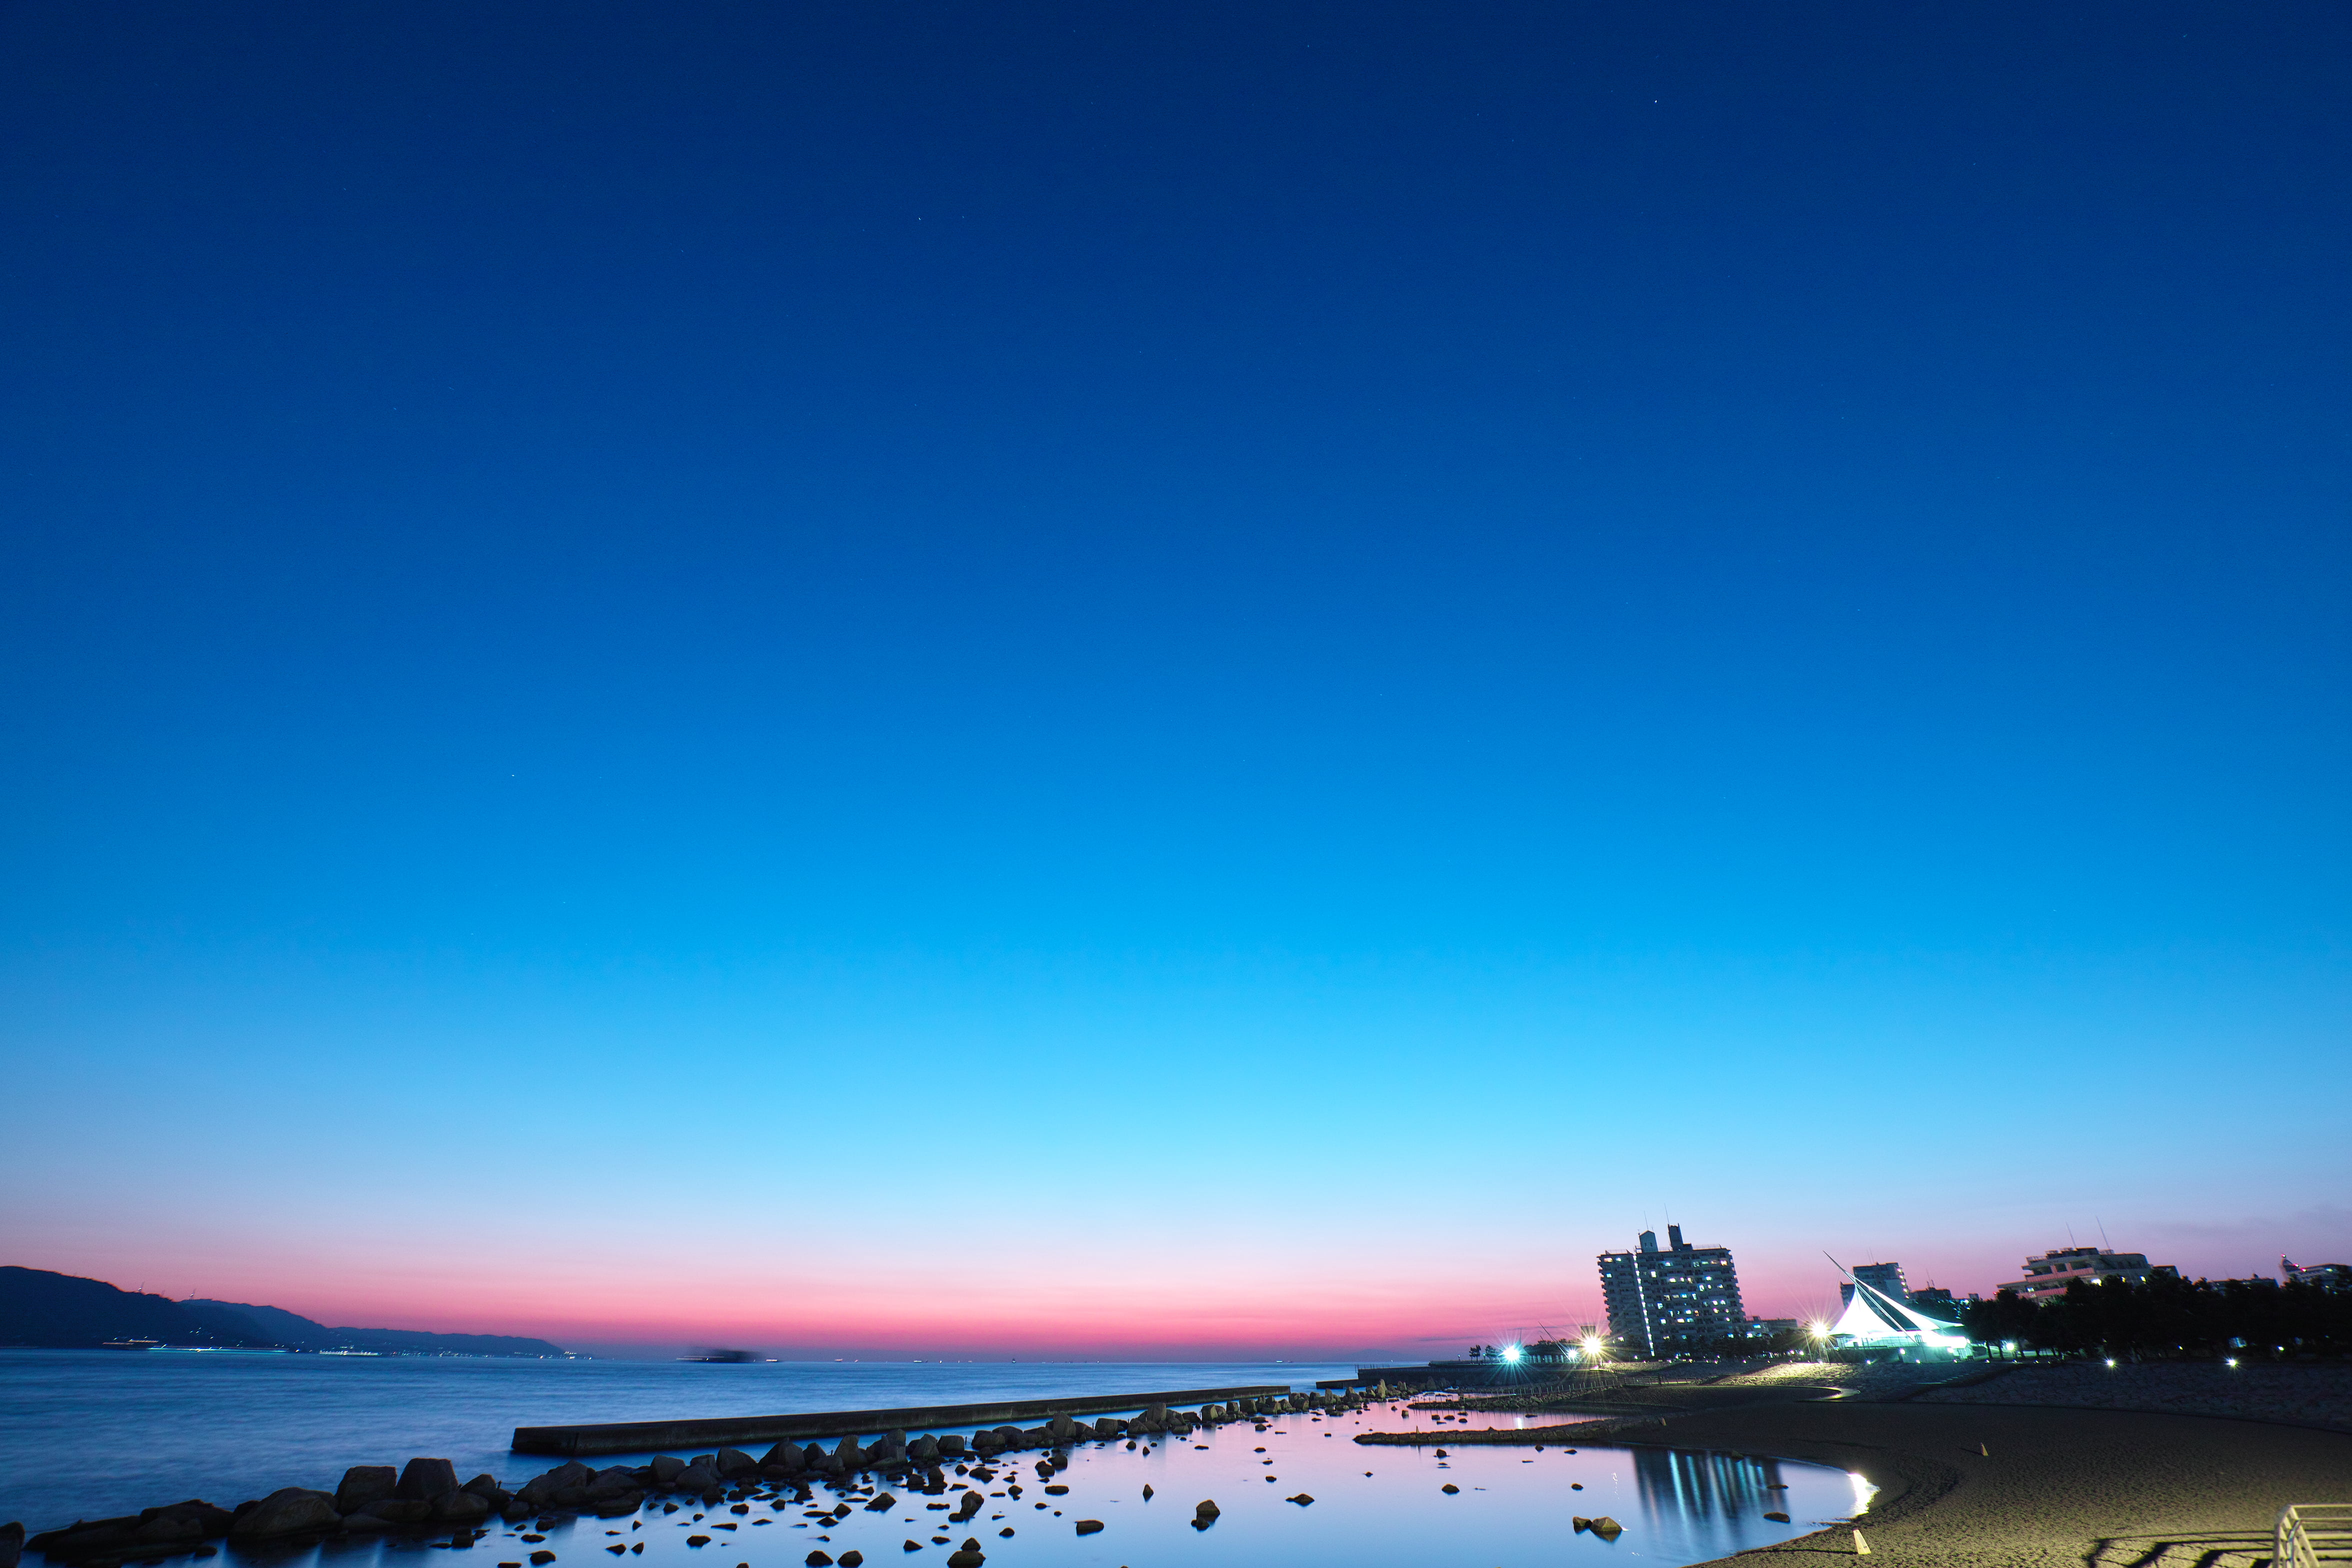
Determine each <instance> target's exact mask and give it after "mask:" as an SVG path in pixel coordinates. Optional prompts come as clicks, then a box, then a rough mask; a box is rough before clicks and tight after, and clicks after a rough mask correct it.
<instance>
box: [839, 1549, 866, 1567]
mask: <svg viewBox="0 0 2352 1568" xmlns="http://www.w3.org/2000/svg"><path fill="white" fill-rule="evenodd" d="M865 1561H866V1553H864V1552H859V1551H856V1549H854V1548H853V1549H852V1550H850V1551H847V1552H843V1553H842V1554H841V1568H857V1565H858V1564H859V1563H863V1562H865Z"/></svg>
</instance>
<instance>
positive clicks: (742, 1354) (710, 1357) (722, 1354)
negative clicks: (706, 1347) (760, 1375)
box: [677, 1351, 772, 1366]
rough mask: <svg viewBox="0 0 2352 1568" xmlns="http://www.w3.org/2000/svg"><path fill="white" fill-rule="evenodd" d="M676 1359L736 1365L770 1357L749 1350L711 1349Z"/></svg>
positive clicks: (712, 1364)
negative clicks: (702, 1353) (703, 1352)
mask: <svg viewBox="0 0 2352 1568" xmlns="http://www.w3.org/2000/svg"><path fill="white" fill-rule="evenodd" d="M677 1359H678V1360H680V1361H690V1362H699V1363H702V1364H703V1365H706V1366H738V1365H740V1364H742V1363H745V1362H753V1361H767V1360H770V1359H772V1358H770V1357H767V1356H763V1355H759V1354H756V1353H754V1352H751V1351H712V1352H709V1353H708V1354H707V1355H682V1356H680V1357H678V1358H677Z"/></svg>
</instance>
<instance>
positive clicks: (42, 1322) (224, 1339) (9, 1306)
mask: <svg viewBox="0 0 2352 1568" xmlns="http://www.w3.org/2000/svg"><path fill="white" fill-rule="evenodd" d="M110 1340H154V1341H158V1342H162V1343H164V1344H173V1345H202V1346H206V1347H209V1348H213V1349H227V1350H240V1349H262V1348H267V1347H269V1346H279V1347H283V1348H284V1349H287V1350H299V1351H326V1350H357V1351H373V1352H376V1353H378V1354H380V1355H509V1356H560V1355H562V1353H563V1350H562V1346H560V1345H553V1344H550V1343H549V1342H547V1341H545V1340H533V1339H524V1338H521V1337H520V1336H518V1335H514V1334H433V1333H424V1332H420V1331H416V1330H414V1329H331V1328H329V1327H327V1326H326V1325H325V1324H324V1323H318V1322H313V1321H311V1320H310V1319H309V1318H305V1317H302V1316H300V1315H299V1314H298V1313H294V1312H289V1311H287V1310H284V1309H283V1308H280V1307H258V1306H252V1305H248V1304H247V1303H245V1302H242V1301H205V1300H193V1301H174V1300H170V1299H169V1298H168V1297H163V1296H151V1295H147V1294H144V1293H142V1292H140V1291H135V1290H119V1289H115V1288H114V1287H113V1286H111V1285H110V1284H108V1283H107V1282H106V1281H105V1280H103V1279H80V1278H79V1277H77V1276H75V1275H71V1274H56V1273H52V1272H50V1271H49V1270H48V1269H46V1268H16V1266H14V1265H5V1266H0V1344H5V1345H40V1346H46V1347H50V1348H55V1349H62V1350H71V1349H78V1348H89V1347H91V1346H96V1345H102V1344H104V1343H106V1342H108V1341H110Z"/></svg>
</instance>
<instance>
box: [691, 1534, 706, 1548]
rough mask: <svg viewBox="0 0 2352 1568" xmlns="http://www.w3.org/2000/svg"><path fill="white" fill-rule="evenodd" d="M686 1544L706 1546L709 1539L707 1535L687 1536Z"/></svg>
mask: <svg viewBox="0 0 2352 1568" xmlns="http://www.w3.org/2000/svg"><path fill="white" fill-rule="evenodd" d="M686 1543H687V1544H688V1546H708V1545H709V1544H710V1537H709V1536H707V1535H689V1536H688V1537H687V1538H686Z"/></svg>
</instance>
